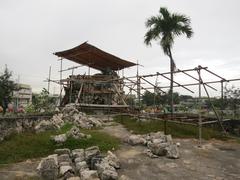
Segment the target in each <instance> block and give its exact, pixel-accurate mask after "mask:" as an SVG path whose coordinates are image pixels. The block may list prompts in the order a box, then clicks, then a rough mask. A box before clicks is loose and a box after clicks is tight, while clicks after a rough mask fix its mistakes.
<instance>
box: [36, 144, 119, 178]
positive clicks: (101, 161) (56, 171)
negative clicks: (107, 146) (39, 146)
mask: <svg viewBox="0 0 240 180" xmlns="http://www.w3.org/2000/svg"><path fill="white" fill-rule="evenodd" d="M54 152H55V154H53V155H49V156H48V157H46V158H43V159H42V160H41V162H40V163H39V165H38V167H37V171H38V173H39V175H40V176H41V178H43V179H44V180H55V179H61V180H65V179H66V180H115V179H118V173H117V169H119V168H120V161H119V159H118V158H117V156H116V155H115V154H113V153H112V152H111V151H108V152H107V155H106V156H105V157H104V156H102V155H101V153H100V150H99V148H98V146H92V147H89V148H87V149H74V150H72V151H71V150H70V149H66V148H65V149H56V150H55V151H54Z"/></svg>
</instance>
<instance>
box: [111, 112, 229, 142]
mask: <svg viewBox="0 0 240 180" xmlns="http://www.w3.org/2000/svg"><path fill="white" fill-rule="evenodd" d="M115 121H116V122H118V123H121V124H123V125H124V126H125V127H126V128H127V129H128V130H129V131H130V130H132V131H133V133H135V134H146V133H150V132H157V131H163V130H164V122H163V121H159V120H149V121H148V122H139V121H137V119H135V118H132V117H129V116H122V117H121V116H116V117H115ZM197 133H198V128H197V127H196V126H191V125H183V124H176V123H173V122H168V123H167V134H171V135H172V136H173V137H177V138H197V137H198V134H197ZM202 134H203V138H204V139H211V138H215V139H220V140H226V139H227V137H225V136H224V135H223V134H221V133H220V132H219V131H217V130H213V129H211V128H205V127H204V128H203V131H202Z"/></svg>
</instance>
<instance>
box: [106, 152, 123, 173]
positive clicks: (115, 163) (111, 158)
mask: <svg viewBox="0 0 240 180" xmlns="http://www.w3.org/2000/svg"><path fill="white" fill-rule="evenodd" d="M105 158H106V159H107V161H108V163H109V165H110V166H112V167H114V168H116V169H119V168H120V166H121V164H120V160H119V159H118V158H117V156H116V155H115V154H113V153H112V152H111V151H108V152H107V157H105Z"/></svg>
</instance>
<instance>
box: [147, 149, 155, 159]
mask: <svg viewBox="0 0 240 180" xmlns="http://www.w3.org/2000/svg"><path fill="white" fill-rule="evenodd" d="M144 153H145V154H146V155H148V156H149V157H150V158H158V156H157V155H155V154H153V153H152V151H151V150H150V149H145V150H144Z"/></svg>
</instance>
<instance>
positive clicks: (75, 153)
mask: <svg viewBox="0 0 240 180" xmlns="http://www.w3.org/2000/svg"><path fill="white" fill-rule="evenodd" d="M72 157H73V158H74V159H76V158H78V161H83V160H84V159H85V152H84V149H74V150H72Z"/></svg>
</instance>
